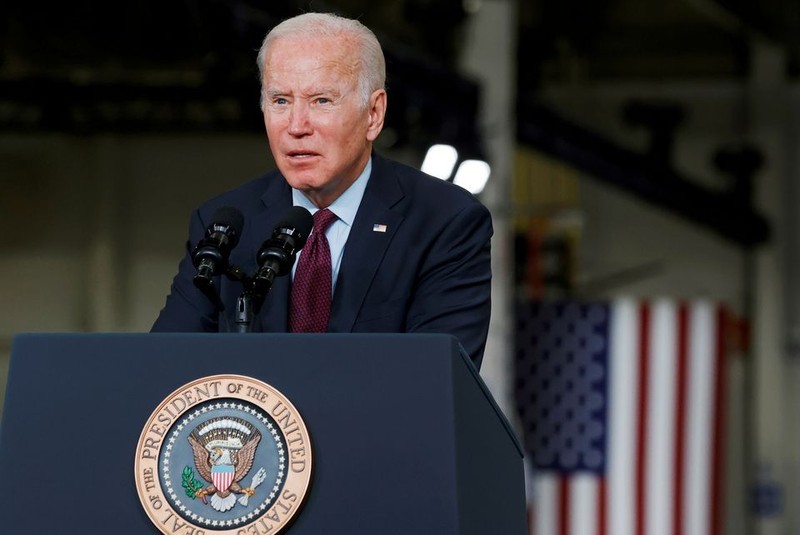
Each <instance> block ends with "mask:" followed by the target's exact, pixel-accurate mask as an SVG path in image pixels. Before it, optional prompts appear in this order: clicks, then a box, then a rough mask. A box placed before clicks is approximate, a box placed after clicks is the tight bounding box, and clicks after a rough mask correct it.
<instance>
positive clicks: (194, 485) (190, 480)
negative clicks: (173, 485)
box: [181, 466, 203, 500]
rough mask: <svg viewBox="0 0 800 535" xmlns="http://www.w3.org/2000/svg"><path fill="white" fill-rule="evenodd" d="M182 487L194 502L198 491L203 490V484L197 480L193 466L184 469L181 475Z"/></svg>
mask: <svg viewBox="0 0 800 535" xmlns="http://www.w3.org/2000/svg"><path fill="white" fill-rule="evenodd" d="M181 485H182V486H183V489H184V490H185V491H186V495H187V496H188V497H190V498H191V499H193V500H194V499H195V497H196V496H197V491H198V490H200V489H201V488H203V484H202V483H201V482H200V481H198V480H197V479H195V477H194V470H192V467H191V466H186V467H184V469H183V472H182V473H181Z"/></svg>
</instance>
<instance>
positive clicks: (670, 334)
mask: <svg viewBox="0 0 800 535" xmlns="http://www.w3.org/2000/svg"><path fill="white" fill-rule="evenodd" d="M677 323H678V322H677V310H676V307H675V304H674V303H672V302H669V301H666V300H658V301H656V302H655V303H654V304H653V307H652V322H651V325H650V327H651V328H650V333H651V334H650V366H649V377H648V385H647V388H648V397H649V399H648V400H647V414H646V417H645V422H647V435H646V437H645V440H646V446H645V452H646V459H645V467H644V469H645V471H646V473H645V481H646V483H645V499H646V503H645V515H646V516H645V524H644V525H645V533H646V534H647V535H674V534H673V531H672V497H673V487H672V485H673V483H674V481H673V479H672V475H673V473H674V462H675V450H674V446H675V438H674V437H675V415H674V414H675V413H674V408H675V406H676V405H675V396H674V394H675V370H676V360H677V359H676V354H677V344H676V342H677V338H678V329H677Z"/></svg>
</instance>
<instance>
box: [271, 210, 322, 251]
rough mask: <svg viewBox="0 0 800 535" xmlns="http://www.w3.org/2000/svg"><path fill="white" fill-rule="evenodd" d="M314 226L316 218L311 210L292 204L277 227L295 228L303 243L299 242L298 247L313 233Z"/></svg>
mask: <svg viewBox="0 0 800 535" xmlns="http://www.w3.org/2000/svg"><path fill="white" fill-rule="evenodd" d="M313 226H314V218H313V217H312V216H311V212H309V211H308V210H306V209H305V208H303V207H302V206H292V207H291V208H289V209H288V210H287V211H286V213H284V214H283V217H282V218H281V222H280V223H278V226H277V227H276V230H277V229H281V228H289V229H294V230H295V231H296V233H297V234H298V237H299V238H300V239H302V243H301V244H298V247H297V248H298V249H299V248H300V247H302V246H303V245H304V244H305V243H306V239H307V238H308V235H309V234H311V228H312V227H313Z"/></svg>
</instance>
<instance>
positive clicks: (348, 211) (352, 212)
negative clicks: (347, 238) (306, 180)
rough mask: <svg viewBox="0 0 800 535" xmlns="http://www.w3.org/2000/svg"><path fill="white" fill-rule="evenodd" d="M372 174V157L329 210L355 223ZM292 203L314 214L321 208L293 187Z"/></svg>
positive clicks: (348, 222)
mask: <svg viewBox="0 0 800 535" xmlns="http://www.w3.org/2000/svg"><path fill="white" fill-rule="evenodd" d="M370 174H372V158H371V157H370V159H369V160H367V165H366V166H365V167H364V170H363V171H362V172H361V174H360V175H358V178H357V179H356V180H355V182H353V183H352V184H350V187H349V188H347V189H346V190H345V191H344V193H342V194H341V195H339V197H338V198H337V199H336V200H335V201H333V203H331V205H330V206H328V210H330V211H331V212H333V213H334V214H336V217H338V218H339V220H340V221H342V222H344V223H345V224H347V226H352V225H353V221H354V220H355V218H356V212H358V207H359V205H360V204H361V199H362V198H363V197H364V190H365V189H366V188H367V182H368V181H369V176H370ZM292 204H293V205H294V206H302V207H303V208H305V209H307V210H308V211H309V212H311V214H312V215H313V214H314V213H315V212H316V211H317V210H319V208H317V207H316V206H314V203H312V202H311V200H309V198H308V197H306V196H305V195H303V192H301V191H300V190H298V189H295V188H292Z"/></svg>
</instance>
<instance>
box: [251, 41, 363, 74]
mask: <svg viewBox="0 0 800 535" xmlns="http://www.w3.org/2000/svg"><path fill="white" fill-rule="evenodd" d="M359 68H360V56H359V55H358V49H357V46H356V43H355V40H354V39H353V38H352V37H351V36H347V35H339V36H324V37H316V38H308V37H305V36H300V35H297V36H294V35H292V36H282V37H279V38H277V39H275V41H273V43H272V44H271V46H270V48H269V50H268V53H267V55H266V57H265V58H264V81H265V82H266V81H271V82H275V81H278V80H280V79H281V78H283V77H285V76H292V75H308V76H312V77H315V76H333V77H336V78H342V79H346V80H354V79H355V78H356V77H357V76H358V71H359Z"/></svg>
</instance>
